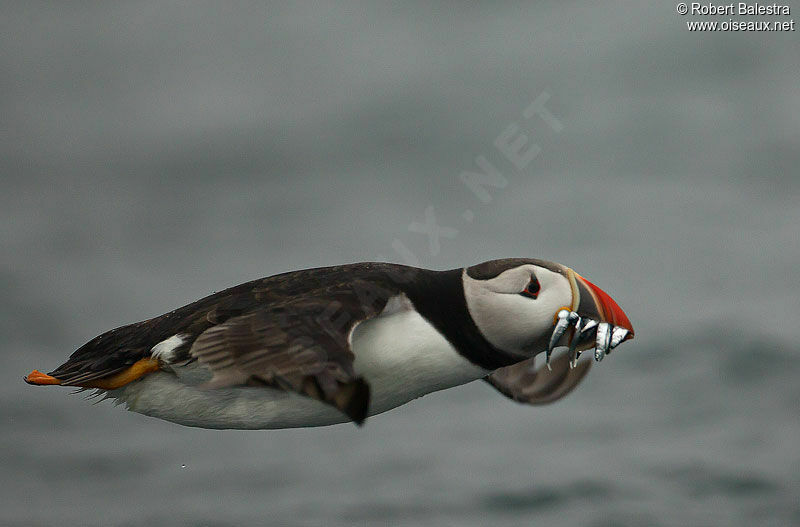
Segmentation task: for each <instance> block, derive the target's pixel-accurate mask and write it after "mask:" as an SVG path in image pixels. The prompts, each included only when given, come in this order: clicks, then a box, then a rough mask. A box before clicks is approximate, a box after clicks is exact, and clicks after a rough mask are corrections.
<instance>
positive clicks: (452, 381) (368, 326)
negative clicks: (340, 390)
mask: <svg viewBox="0 0 800 527" xmlns="http://www.w3.org/2000/svg"><path fill="white" fill-rule="evenodd" d="M351 338H352V343H353V345H352V347H353V351H354V353H355V356H356V360H355V364H354V366H355V370H356V374H358V375H361V376H363V377H364V378H365V379H366V380H367V382H369V385H370V415H374V414H379V413H381V412H385V411H387V410H391V409H392V408H395V407H397V406H400V405H401V404H405V403H407V402H409V401H411V400H413V399H416V398H417V397H421V396H423V395H425V394H427V393H431V392H435V391H438V390H444V389H445V388H452V387H453V386H458V385H461V384H465V383H468V382H471V381H474V380H476V379H480V378H482V377H485V376H486V375H488V374H489V373H491V372H489V371H487V370H484V369H483V368H480V367H478V366H476V365H474V364H472V363H471V362H469V361H468V360H467V359H466V358H464V357H463V356H462V355H461V354H459V353H458V352H457V351H456V350H455V348H453V346H452V345H451V344H450V342H448V341H447V339H446V338H445V337H444V336H442V334H441V333H439V332H438V331H437V330H436V328H434V327H433V326H432V325H430V324H429V323H428V321H427V320H425V318H424V317H422V315H420V314H419V313H417V312H416V311H414V310H413V309H409V310H403V311H398V312H395V313H393V314H391V315H388V316H381V317H378V318H374V319H371V320H367V321H366V322H362V323H361V324H359V325H358V326H356V328H355V331H354V332H353V335H352V337H351Z"/></svg>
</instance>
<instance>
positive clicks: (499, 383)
mask: <svg viewBox="0 0 800 527" xmlns="http://www.w3.org/2000/svg"><path fill="white" fill-rule="evenodd" d="M569 362H570V358H569V354H568V353H564V354H562V355H559V356H557V357H556V358H555V359H554V360H553V361H551V363H550V364H551V367H552V370H549V369H547V367H546V366H541V367H540V368H539V369H538V370H537V369H535V364H534V359H533V358H531V359H528V360H525V361H522V362H518V363H517V364H512V365H511V366H506V367H504V368H499V369H497V370H495V371H494V372H493V373H492V374H491V375H489V376H488V377H485V378H484V380H485V381H486V382H488V383H489V384H491V385H492V386H494V387H495V388H496V389H497V391H499V392H500V393H502V394H503V395H505V396H506V397H508V398H509V399H512V400H514V401H517V402H519V403H524V404H530V405H534V406H538V405H542V404H548V403H552V402H555V401H557V400H559V399H561V398H562V397H564V396H565V395H567V394H568V393H569V392H571V391H572V390H573V389H575V387H576V386H577V385H578V384H579V383H580V382H581V381H582V380H583V378H584V377H585V376H586V374H587V373H589V369H590V368H591V367H592V361H589V360H585V361H579V362H578V364H577V366H575V367H574V368H570V367H569Z"/></svg>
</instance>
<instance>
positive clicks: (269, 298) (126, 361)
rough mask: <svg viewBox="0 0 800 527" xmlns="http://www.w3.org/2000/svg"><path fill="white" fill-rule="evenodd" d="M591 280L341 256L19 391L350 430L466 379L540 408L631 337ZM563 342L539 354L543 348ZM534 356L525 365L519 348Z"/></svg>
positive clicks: (183, 314)
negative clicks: (351, 260)
mask: <svg viewBox="0 0 800 527" xmlns="http://www.w3.org/2000/svg"><path fill="white" fill-rule="evenodd" d="M633 334H634V331H633V327H632V325H631V322H630V321H629V320H628V317H627V316H626V315H625V313H624V312H623V311H622V309H621V308H620V307H619V305H617V303H616V302H615V301H614V300H612V299H611V297H610V296H609V295H608V294H606V293H605V292H603V291H602V290H601V289H600V288H599V287H597V286H595V285H594V284H592V283H591V282H589V281H588V280H587V279H585V278H583V277H582V276H580V275H579V274H578V273H576V272H575V271H573V270H572V269H570V268H569V267H566V266H564V265H561V264H557V263H553V262H549V261H545V260H538V259H531V258H507V259H501V260H491V261H488V262H484V263H481V264H478V265H473V266H471V267H466V268H460V269H451V270H447V271H433V270H428V269H421V268H416V267H410V266H404V265H398V264H390V263H374V262H365V263H355V264H349V265H338V266H333V267H322V268H315V269H306V270H301V271H293V272H288V273H283V274H278V275H275V276H270V277H267V278H261V279H258V280H254V281H251V282H247V283H244V284H240V285H237V286H234V287H231V288H229V289H226V290H224V291H220V292H218V293H215V294H212V295H210V296H207V297H205V298H203V299H201V300H198V301H196V302H193V303H191V304H188V305H186V306H184V307H181V308H179V309H176V310H174V311H170V312H169V313H166V314H164V315H161V316H158V317H155V318H151V319H149V320H145V321H143V322H137V323H134V324H129V325H126V326H122V327H119V328H116V329H112V330H110V331H107V332H105V333H103V334H102V335H100V336H98V337H95V338H94V339H92V340H90V341H89V342H87V343H86V344H84V345H83V346H81V347H80V348H79V349H78V350H77V351H75V352H74V353H73V354H72V355H71V356H70V357H69V359H68V360H67V361H66V362H65V363H64V364H62V365H61V366H59V367H58V368H56V369H55V370H53V371H51V372H50V373H48V374H44V373H41V372H39V371H38V370H33V371H32V372H31V373H30V374H28V375H27V376H25V377H24V380H25V382H27V383H29V384H34V385H61V386H75V387H78V388H81V389H96V390H97V392H96V393H97V394H98V395H101V396H103V397H104V398H111V399H114V400H115V402H116V403H118V404H124V405H125V406H126V407H127V408H128V409H129V410H132V411H134V412H138V413H141V414H145V415H148V416H152V417H157V418H161V419H165V420H167V421H172V422H175V423H180V424H183V425H187V426H195V427H202V428H217V429H224V428H235V429H275V428H293V427H310V426H324V425H331V424H336V423H343V422H348V421H351V422H353V423H355V424H357V425H361V424H362V423H363V422H364V420H365V419H366V418H367V417H368V416H371V415H375V414H380V413H382V412H386V411H387V410H390V409H392V408H395V407H397V406H400V405H402V404H405V403H407V402H409V401H411V400H413V399H416V398H418V397H421V396H423V395H425V394H428V393H431V392H435V391H438V390H443V389H446V388H451V387H454V386H458V385H461V384H465V383H468V382H472V381H476V380H479V379H482V380H484V381H486V382H488V383H489V384H491V385H492V386H493V387H495V388H496V389H497V390H498V391H499V392H500V393H502V394H503V395H505V396H507V397H509V398H511V399H513V400H515V401H518V402H522V403H526V404H531V405H540V404H546V403H550V402H553V401H555V400H557V399H560V398H561V397H563V396H564V395H566V394H567V393H569V392H570V391H571V390H572V389H573V388H575V386H576V385H577V384H578V383H579V382H580V381H581V379H583V377H584V376H585V375H586V373H587V372H588V371H589V367H590V366H591V361H580V362H578V357H579V356H580V352H581V351H585V350H587V349H590V348H595V353H594V358H595V360H598V361H599V360H601V359H602V358H603V357H604V356H605V355H606V354H607V353H609V352H610V351H611V350H612V349H613V348H615V347H616V346H617V345H619V344H620V343H621V342H623V341H625V340H628V339H630V338H632V337H633ZM559 346H563V347H567V348H568V349H567V351H566V352H565V353H563V354H560V355H558V356H556V357H554V358H551V354H552V352H553V349H554V348H556V347H559ZM539 353H544V354H545V364H544V365H541V366H540V367H539V368H536V366H535V364H534V357H535V356H536V355H537V354H539Z"/></svg>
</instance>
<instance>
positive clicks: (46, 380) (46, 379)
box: [23, 370, 61, 386]
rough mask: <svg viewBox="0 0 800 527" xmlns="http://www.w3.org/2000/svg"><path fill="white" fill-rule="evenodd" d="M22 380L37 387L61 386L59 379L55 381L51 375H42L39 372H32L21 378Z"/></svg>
mask: <svg viewBox="0 0 800 527" xmlns="http://www.w3.org/2000/svg"><path fill="white" fill-rule="evenodd" d="M23 379H24V380H25V382H27V383H28V384H36V385H39V386H45V385H48V384H61V381H60V380H59V379H56V378H55V377H53V376H51V375H47V374H46V373H42V372H40V371H39V370H33V371H32V372H30V373H29V374H28V375H26V376H25V377H23Z"/></svg>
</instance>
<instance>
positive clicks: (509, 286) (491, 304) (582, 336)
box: [462, 258, 633, 361]
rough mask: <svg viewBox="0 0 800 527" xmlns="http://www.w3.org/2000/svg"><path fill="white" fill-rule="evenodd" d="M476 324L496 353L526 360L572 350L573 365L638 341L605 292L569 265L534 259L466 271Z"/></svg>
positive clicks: (486, 264)
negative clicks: (587, 354) (591, 353)
mask: <svg viewBox="0 0 800 527" xmlns="http://www.w3.org/2000/svg"><path fill="white" fill-rule="evenodd" d="M462 279H463V284H464V296H465V299H466V302H467V309H468V310H469V313H470V316H471V317H472V320H473V321H474V322H475V325H476V326H477V328H478V330H479V331H480V332H481V334H482V335H483V336H484V338H486V340H487V341H489V343H490V344H492V345H493V346H494V347H496V348H498V349H500V350H502V351H505V352H508V353H511V354H516V355H521V356H525V357H532V356H535V355H536V354H537V353H540V352H542V351H546V352H547V356H548V360H549V357H550V353H551V352H552V350H553V348H554V347H556V346H569V347H570V352H571V353H572V359H573V361H577V358H578V356H579V354H580V352H581V351H583V350H586V349H589V348H592V347H594V348H595V359H596V360H601V359H602V358H603V356H604V355H605V354H606V353H608V352H609V351H610V350H611V349H613V348H614V347H616V346H617V345H619V344H620V343H621V342H623V341H625V340H628V339H631V338H633V326H632V325H631V322H630V320H628V317H627V316H626V315H625V313H624V312H623V311H622V309H621V308H620V307H619V305H618V304H617V303H616V302H615V301H614V300H613V299H612V298H611V297H610V296H609V295H608V294H606V293H605V292H604V291H603V290H601V289H600V288H599V287H597V286H596V285H594V284H592V283H591V282H590V281H588V280H587V279H585V278H583V277H582V276H580V275H579V274H578V273H576V272H575V271H573V270H572V269H570V268H569V267H566V266H564V265H561V264H558V263H554V262H548V261H545V260H537V259H532V258H508V259H503V260H491V261H488V262H484V263H481V264H478V265H474V266H472V267H468V268H466V269H464V271H463V273H462Z"/></svg>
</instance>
